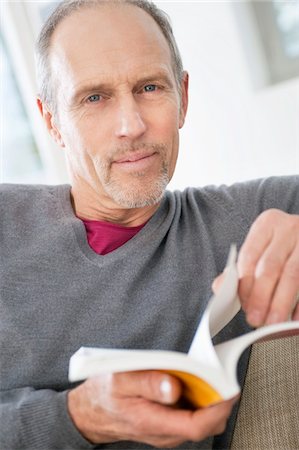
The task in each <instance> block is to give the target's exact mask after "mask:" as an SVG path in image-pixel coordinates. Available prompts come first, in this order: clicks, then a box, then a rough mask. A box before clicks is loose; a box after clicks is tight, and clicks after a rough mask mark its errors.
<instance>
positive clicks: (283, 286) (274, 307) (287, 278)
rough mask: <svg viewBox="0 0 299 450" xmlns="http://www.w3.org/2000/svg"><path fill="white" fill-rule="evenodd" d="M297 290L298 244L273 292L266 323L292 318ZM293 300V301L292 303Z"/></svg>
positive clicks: (298, 273)
mask: <svg viewBox="0 0 299 450" xmlns="http://www.w3.org/2000/svg"><path fill="white" fill-rule="evenodd" d="M298 290H299V244H297V246H296V247H295V248H294V250H293V252H292V253H291V255H290V257H289V258H288V260H287V262H286V264H285V265H284V268H283V272H282V274H281V277H280V280H279V282H278V285H277V288H276V290H275V294H274V297H273V299H272V302H271V305H270V308H269V311H268V314H267V317H266V323H267V324H272V323H277V322H282V321H285V320H287V319H288V318H290V317H291V316H292V313H293V311H294V303H295V301H297V300H296V298H297V293H298ZM294 299H295V301H294Z"/></svg>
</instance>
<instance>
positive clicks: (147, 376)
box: [112, 370, 182, 405]
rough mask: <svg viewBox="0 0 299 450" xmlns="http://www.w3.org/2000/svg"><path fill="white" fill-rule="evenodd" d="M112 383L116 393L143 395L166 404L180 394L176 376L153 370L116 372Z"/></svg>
mask: <svg viewBox="0 0 299 450" xmlns="http://www.w3.org/2000/svg"><path fill="white" fill-rule="evenodd" d="M112 383H113V391H114V392H115V393H117V394H118V395H119V394H122V395H124V396H129V397H144V398H146V399H148V400H152V401H156V402H159V403H162V404H166V405H172V404H174V403H176V402H177V401H178V400H179V398H180V397H181V394H182V386H181V383H180V381H179V380H178V379H177V378H175V377H173V376H171V375H168V374H166V373H163V372H159V371H155V370H146V371H136V372H126V373H117V374H114V375H113V382H112Z"/></svg>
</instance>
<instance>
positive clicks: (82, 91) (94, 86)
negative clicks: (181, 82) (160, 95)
mask: <svg viewBox="0 0 299 450" xmlns="http://www.w3.org/2000/svg"><path fill="white" fill-rule="evenodd" d="M154 81H162V82H163V83H165V84H166V86H167V87H168V88H172V87H173V82H172V81H171V79H170V77H169V75H168V74H167V73H166V72H164V71H161V72H156V73H153V74H150V75H148V76H143V77H142V78H139V79H138V80H137V81H136V83H135V86H142V85H143V84H145V83H151V82H154ZM113 90H114V88H113V87H112V85H111V84H110V83H105V82H104V83H93V82H92V83H86V84H84V85H82V86H80V87H78V88H77V90H76V91H75V92H74V94H73V95H72V96H71V99H70V103H71V104H75V103H77V102H78V101H79V99H80V98H81V97H84V95H86V94H88V93H90V92H112V91H113Z"/></svg>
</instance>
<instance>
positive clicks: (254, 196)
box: [0, 0, 299, 450]
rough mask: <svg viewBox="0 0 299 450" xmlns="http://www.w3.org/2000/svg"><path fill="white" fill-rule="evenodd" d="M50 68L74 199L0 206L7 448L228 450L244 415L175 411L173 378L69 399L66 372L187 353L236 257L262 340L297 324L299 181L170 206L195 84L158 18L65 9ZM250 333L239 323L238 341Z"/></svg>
mask: <svg viewBox="0 0 299 450" xmlns="http://www.w3.org/2000/svg"><path fill="white" fill-rule="evenodd" d="M38 58H39V83H40V97H39V99H38V106H39V108H40V111H41V114H42V116H43V118H44V121H45V123H46V126H47V128H48V130H49V133H50V134H51V135H52V137H53V138H54V139H55V141H56V142H57V143H58V144H59V145H60V146H61V147H62V148H63V149H64V151H65V154H66V159H67V164H68V168H69V173H70V180H71V188H70V187H69V186H3V187H2V188H1V219H2V220H1V257H2V259H1V281H0V282H1V302H2V314H1V316H2V317H1V346H2V347H1V354H2V364H1V371H2V373H1V385H2V386H1V387H2V390H3V393H2V410H1V411H2V416H1V421H2V422H1V423H2V430H1V448H3V449H8V448H9V449H20V448H22V449H26V448H28V449H43V450H44V449H54V448H59V449H77V448H86V449H88V448H120V449H124V448H128V449H133V448H150V446H156V447H176V446H177V445H179V446H180V448H184V449H187V448H188V449H192V448H212V447H213V445H214V446H215V447H218V448H225V447H227V446H228V445H229V438H230V436H231V432H232V426H233V424H232V423H229V426H228V429H227V432H226V433H224V434H223V435H221V436H220V437H216V438H215V439H214V438H213V436H215V435H217V434H219V433H222V432H223V431H224V429H225V427H226V423H227V420H228V418H229V416H230V413H231V410H232V406H233V403H234V402H235V400H236V399H233V400H231V401H226V402H223V403H221V404H218V405H215V406H213V407H210V408H206V409H202V410H196V411H194V410H190V409H188V408H183V407H179V402H178V401H179V400H180V396H181V391H182V386H181V385H180V384H179V382H178V381H177V380H176V379H175V378H174V377H170V376H168V375H165V374H163V373H159V372H146V373H143V372H139V373H138V372H137V373H124V374H118V375H115V376H112V375H109V376H108V375H107V376H105V377H104V376H101V377H95V378H93V379H89V380H87V381H85V382H83V383H82V384H80V385H78V386H71V385H70V384H69V383H68V381H67V368H68V360H69V357H70V356H71V354H72V353H74V351H76V350H77V349H78V348H79V347H80V346H81V345H91V346H99V347H108V348H110V347H111V348H113V347H118V348H156V349H172V350H179V351H187V350H188V347H189V345H190V342H191V340H192V336H193V334H194V332H195V330H196V327H197V324H198V322H199V320H200V317H201V314H202V312H203V310H204V308H205V304H206V302H207V300H208V298H209V296H210V285H211V282H212V280H213V279H214V278H215V277H216V276H217V275H218V274H219V273H220V272H221V271H222V270H223V267H224V263H225V259H226V256H227V253H228V248H229V245H230V243H231V242H236V243H237V245H238V246H239V247H240V248H241V250H240V254H239V260H238V268H239V272H240V285H239V292H240V296H241V299H242V303H243V308H244V311H245V313H246V318H247V321H248V322H249V324H250V325H252V326H260V325H262V324H264V323H275V322H278V321H281V320H286V319H287V318H288V317H289V316H292V317H293V318H295V319H296V318H298V315H299V314H298V306H297V307H295V303H294V301H295V298H296V294H297V292H298V290H299V276H298V273H299V217H298V215H296V214H298V213H299V191H298V182H299V179H298V177H287V178H280V179H279V178H273V179H269V180H262V181H256V182H250V183H246V184H239V185H235V186H232V187H230V188H227V187H223V188H220V189H217V188H214V187H210V188H206V189H188V190H186V191H185V192H183V193H179V192H176V193H169V192H165V188H166V185H167V183H168V181H169V180H170V178H171V177H172V175H173V172H174V169H175V164H176V159H177V153H178V147H179V129H180V128H181V127H182V126H183V124H184V120H185V116H186V111H187V104H188V74H187V73H186V72H183V70H182V67H181V60H180V57H179V53H178V50H177V48H176V45H175V41H174V39H173V36H172V32H171V29H170V26H169V24H168V22H167V20H166V18H165V17H164V16H163V14H162V13H161V12H159V10H158V9H157V8H155V6H154V5H152V4H150V3H148V2H145V1H137V2H135V1H131V0H127V1H124V0H122V1H112V0H111V1H108V2H107V1H101V0H95V1H93V0H89V1H85V0H72V1H67V2H65V3H63V4H62V5H61V6H60V7H58V9H57V10H56V12H54V13H53V15H52V17H51V18H50V19H49V20H48V22H47V23H46V25H45V27H44V29H43V31H42V33H41V37H40V40H39V47H38ZM203 151H204V150H203ZM283 211H285V212H283ZM252 224H253V225H252ZM251 225H252V226H251ZM248 327H249V325H247V323H246V321H245V319H244V316H243V315H242V314H241V315H238V317H237V318H236V319H235V320H234V322H233V323H232V325H231V327H230V329H229V330H228V331H226V332H225V333H224V337H228V336H229V337H232V336H233V335H235V334H237V333H242V332H243V331H245V330H247V329H248ZM245 370H246V358H245V359H244V360H243V364H242V367H241V372H242V373H241V375H243V376H244V373H245Z"/></svg>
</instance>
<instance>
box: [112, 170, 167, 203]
mask: <svg viewBox="0 0 299 450" xmlns="http://www.w3.org/2000/svg"><path fill="white" fill-rule="evenodd" d="M141 183H142V182H141ZM141 183H140V181H139V183H132V185H131V186H130V187H128V185H127V184H126V185H123V186H120V185H119V184H118V183H115V182H114V183H109V185H107V186H106V192H107V194H108V195H109V196H110V197H111V198H112V199H113V200H114V202H115V203H117V204H118V205H119V206H121V207H122V208H127V209H133V208H144V207H146V206H154V205H156V204H157V203H159V202H160V201H161V199H162V197H163V195H164V192H165V190H166V187H167V185H168V183H169V177H168V175H166V174H163V176H161V177H160V178H159V179H158V180H155V181H154V182H151V183H146V182H143V183H142V185H140V184H141ZM147 185H148V186H147Z"/></svg>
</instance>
